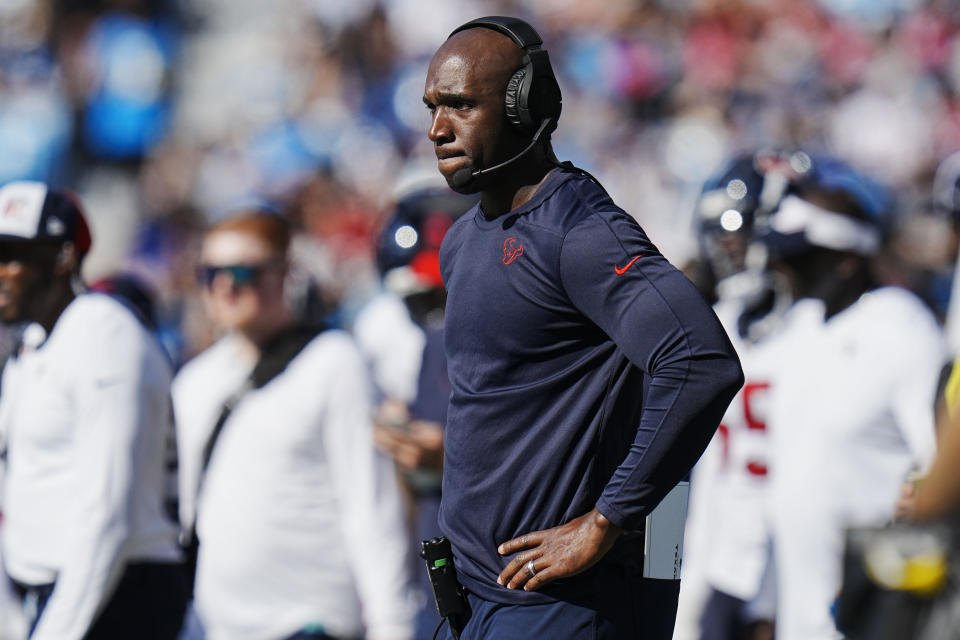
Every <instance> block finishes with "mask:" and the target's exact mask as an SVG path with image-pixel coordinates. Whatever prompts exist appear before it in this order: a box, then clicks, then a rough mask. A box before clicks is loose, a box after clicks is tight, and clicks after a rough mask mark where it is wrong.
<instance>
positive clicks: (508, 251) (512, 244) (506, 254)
mask: <svg viewBox="0 0 960 640" xmlns="http://www.w3.org/2000/svg"><path fill="white" fill-rule="evenodd" d="M522 255H523V245H522V244H520V243H519V242H518V241H517V239H516V238H507V239H506V240H504V241H503V264H510V263H511V262H513V261H514V260H516V259H517V258H519V257H520V256H522Z"/></svg>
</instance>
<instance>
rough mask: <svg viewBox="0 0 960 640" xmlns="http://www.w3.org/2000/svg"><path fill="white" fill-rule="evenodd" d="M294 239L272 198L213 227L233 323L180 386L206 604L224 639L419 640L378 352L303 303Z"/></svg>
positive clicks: (221, 321) (218, 295) (185, 496)
mask: <svg viewBox="0 0 960 640" xmlns="http://www.w3.org/2000/svg"><path fill="white" fill-rule="evenodd" d="M289 246H290V228H289V225H288V223H287V221H285V220H284V219H283V218H281V217H280V216H279V215H277V214H273V213H268V212H263V211H249V212H240V213H237V214H233V215H230V216H227V217H225V218H223V219H222V220H221V221H219V222H218V223H216V224H215V225H214V226H213V227H212V228H211V229H210V231H209V232H208V233H207V235H206V236H205V238H204V242H203V246H202V250H201V268H200V273H201V277H202V279H203V280H202V281H203V285H204V300H205V302H206V306H207V309H208V311H209V313H210V316H211V319H212V321H213V323H214V324H215V325H216V326H217V327H219V328H220V329H221V330H223V331H225V332H227V333H226V335H225V336H224V337H223V338H221V339H220V340H218V341H217V342H216V343H215V344H214V345H213V346H211V347H210V348H209V349H207V350H206V351H204V352H202V353H201V354H199V355H198V356H197V357H195V358H194V359H193V360H191V361H190V362H188V363H187V364H186V365H185V366H184V368H183V369H182V370H181V371H180V373H179V374H178V375H177V377H176V380H175V381H174V387H173V394H174V395H173V398H174V409H175V412H176V417H177V429H178V432H177V436H178V439H177V441H178V446H179V452H180V470H181V473H180V487H181V491H180V494H181V502H180V505H181V510H180V513H181V522H182V523H183V526H184V528H185V530H186V531H187V533H188V535H189V536H190V538H191V540H192V541H193V542H195V543H196V545H197V547H198V548H197V550H196V583H195V584H196V586H195V590H194V603H195V605H194V606H195V609H196V612H197V614H198V616H199V620H200V622H201V623H202V626H203V629H204V631H205V633H206V636H207V637H209V638H210V639H211V640H216V639H218V638H224V639H226V638H229V639H231V640H240V639H243V638H251V639H254V638H297V639H306V638H318V639H320V638H324V639H325V638H359V637H367V638H371V639H381V638H382V639H398V640H402V639H406V638H409V637H410V634H411V631H412V611H411V608H410V606H409V599H408V589H409V579H408V576H409V574H408V567H407V566H406V564H405V557H406V556H405V550H406V544H407V537H406V535H405V532H404V527H403V521H402V513H401V504H400V494H399V492H398V489H397V486H396V482H395V478H394V475H393V473H392V470H391V469H390V467H389V466H388V464H387V460H386V459H385V458H381V457H380V456H379V455H378V454H377V453H376V452H375V450H374V447H373V433H372V424H371V419H372V415H373V413H372V411H373V410H372V404H371V400H372V398H371V395H370V388H369V384H368V379H367V376H366V374H365V369H364V363H363V360H362V358H361V356H360V354H359V352H358V350H357V349H356V347H355V346H354V345H353V342H352V340H351V339H350V338H349V336H348V335H347V334H345V333H343V332H340V331H335V330H329V331H323V330H322V328H321V327H318V326H315V325H311V324H304V323H303V321H302V320H301V319H300V318H298V317H297V315H296V314H295V313H294V310H293V308H292V307H291V305H290V304H289V302H288V299H287V298H286V296H285V293H286V292H285V288H286V287H285V285H286V284H287V281H288V269H289V262H288V251H289ZM238 496H241V497H242V499H241V500H239V501H238V499H237V498H238Z"/></svg>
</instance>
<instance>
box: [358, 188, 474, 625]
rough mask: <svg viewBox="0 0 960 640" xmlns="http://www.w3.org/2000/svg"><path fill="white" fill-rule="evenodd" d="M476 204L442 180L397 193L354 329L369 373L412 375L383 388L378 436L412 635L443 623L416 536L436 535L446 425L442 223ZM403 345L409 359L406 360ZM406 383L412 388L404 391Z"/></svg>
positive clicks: (447, 386)
mask: <svg viewBox="0 0 960 640" xmlns="http://www.w3.org/2000/svg"><path fill="white" fill-rule="evenodd" d="M475 202H476V198H474V197H467V196H462V195H459V194H456V193H454V192H452V191H451V190H450V189H449V188H447V187H446V186H443V187H423V188H419V189H416V190H414V191H413V192H411V193H409V194H405V195H402V196H401V197H400V198H399V201H398V202H397V203H396V206H395V208H394V211H393V214H392V215H391V216H390V218H389V220H387V222H386V224H385V225H384V226H383V228H382V230H381V232H380V237H379V242H378V246H377V266H378V268H379V271H380V273H381V274H382V279H383V285H384V288H385V290H386V291H385V293H384V294H382V295H381V296H380V297H379V298H377V299H375V300H374V301H373V302H371V305H370V306H369V307H368V308H367V309H366V310H365V311H363V312H361V315H360V318H359V322H358V323H357V325H356V327H355V331H356V332H357V335H358V337H360V336H363V337H364V338H365V345H366V348H367V356H368V358H369V359H371V361H372V366H373V369H374V371H380V372H382V373H381V377H383V378H386V379H387V380H389V379H390V376H391V374H390V373H388V371H389V369H390V368H393V369H394V370H395V371H396V373H397V374H399V373H401V372H403V370H406V371H405V374H406V375H407V376H410V379H409V380H400V381H398V383H397V384H393V383H391V382H387V383H386V386H385V388H382V390H381V391H382V392H383V394H384V400H383V402H382V403H381V404H380V408H379V411H378V418H377V422H376V429H375V440H376V444H377V446H378V447H379V448H380V449H381V450H383V451H384V452H385V453H387V454H388V455H390V456H391V457H392V458H393V459H394V461H395V462H396V465H397V469H398V471H399V473H400V475H401V477H402V478H403V480H404V487H405V488H406V490H407V497H408V506H409V509H408V523H409V528H410V531H411V534H412V535H411V537H412V541H413V543H414V544H413V545H411V547H410V563H411V565H412V566H413V568H414V571H415V575H416V576H417V577H418V578H419V579H418V580H417V584H418V586H419V594H418V595H419V603H418V604H419V612H418V616H417V625H416V633H415V637H416V638H417V639H420V638H422V639H423V640H428V639H429V638H430V637H431V636H432V634H433V632H434V630H435V629H436V627H437V624H438V623H439V622H440V618H439V617H438V616H437V609H436V604H435V603H434V598H433V589H432V587H431V585H430V581H429V579H428V577H427V573H426V570H425V569H424V567H423V562H422V560H421V559H420V557H419V551H420V542H421V541H423V540H428V539H431V538H434V537H436V536H439V535H441V533H440V525H439V523H438V521H437V515H438V513H439V509H440V481H441V471H442V469H443V428H444V426H445V424H446V415H447V403H448V402H449V399H450V380H449V378H448V377H447V366H446V356H445V354H444V350H443V317H444V307H445V304H446V291H445V290H444V288H443V280H442V278H441V276H440V258H439V251H440V243H441V242H442V241H443V236H444V235H445V234H446V231H447V229H448V228H449V227H450V225H451V224H452V223H453V221H454V220H456V219H457V218H458V217H459V216H460V215H461V214H463V213H464V212H465V211H466V210H467V209H469V208H470V207H471V206H472V205H473V204H474V203H475ZM390 298H396V299H398V300H402V301H403V305H404V307H405V310H404V313H405V314H406V318H405V319H404V320H403V321H402V322H403V323H410V322H412V323H413V325H414V327H415V328H416V329H415V331H411V332H410V337H411V339H410V340H409V347H410V349H403V348H399V345H398V344H397V342H396V341H397V339H398V334H397V332H396V328H397V326H398V325H397V320H396V318H395V313H396V312H395V311H394V309H395V307H394V306H393V304H391V303H389V302H387V300H388V299H390ZM401 326H403V325H401ZM377 336H382V338H381V340H383V339H384V338H386V339H389V340H390V344H389V345H387V344H382V343H381V344H378V342H379V341H377V340H376V337H377ZM414 338H415V339H414ZM408 351H409V357H406V358H404V357H403V355H404V354H405V353H406V352H408ZM398 356H400V357H398ZM390 362H393V363H395V364H390ZM404 362H405V364H404ZM401 364H403V366H402V367H401ZM411 364H412V365H413V366H410V365H411ZM417 371H418V373H417ZM393 375H396V374H393ZM410 382H413V383H414V384H415V387H414V390H413V393H412V394H410V395H407V394H408V393H409V392H408V391H407V389H406V387H408V386H409V384H410ZM391 391H392V392H393V393H390V392H391Z"/></svg>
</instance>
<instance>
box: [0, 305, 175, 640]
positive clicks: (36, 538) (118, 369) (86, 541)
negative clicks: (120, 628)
mask: <svg viewBox="0 0 960 640" xmlns="http://www.w3.org/2000/svg"><path fill="white" fill-rule="evenodd" d="M36 328H37V329H38V330H40V329H39V327H36ZM40 331H41V332H42V330H40ZM170 378H171V370H170V365H169V363H168V362H167V359H166V356H165V355H164V354H163V352H162V350H161V348H160V346H159V344H158V343H157V342H156V340H154V338H153V337H152V336H150V334H149V333H148V332H147V330H146V329H145V328H144V327H143V326H142V325H141V324H140V323H139V321H138V320H137V319H136V318H135V317H134V316H133V315H132V314H131V313H130V311H128V310H127V309H126V308H125V307H124V306H123V305H121V304H120V303H118V302H117V301H115V300H113V299H111V298H109V297H108V296H105V295H102V294H85V295H81V296H79V297H77V298H76V299H75V300H74V301H73V302H71V303H70V305H69V306H67V308H66V309H65V310H64V312H63V314H62V315H61V316H60V318H59V319H58V320H57V323H56V325H55V326H54V327H53V330H52V331H51V333H50V336H49V337H48V338H47V339H46V341H45V342H43V344H42V345H40V346H39V348H36V349H27V350H25V351H23V352H22V353H21V354H20V355H19V356H18V357H17V358H15V359H11V360H10V361H9V362H8V363H7V366H6V368H5V370H4V375H3V388H2V395H0V417H2V420H3V421H4V423H5V424H4V427H3V431H4V432H6V433H7V440H8V453H7V474H6V480H5V487H4V500H3V504H4V522H3V531H2V533H3V536H2V537H3V559H4V564H5V566H6V570H7V573H8V574H9V575H10V576H11V577H12V578H14V579H15V580H17V581H19V582H22V583H26V584H35V585H38V584H44V583H52V582H54V581H56V589H54V591H53V595H52V596H51V598H50V600H49V602H48V603H47V606H46V608H45V609H44V612H43V615H42V616H41V617H40V621H39V623H38V626H37V628H36V631H35V632H34V634H33V636H32V638H35V639H38V640H39V639H44V638H50V639H56V640H67V639H70V638H80V637H82V636H83V635H84V632H85V631H86V630H87V628H88V627H89V625H90V624H91V623H92V621H93V620H94V618H95V615H96V614H97V612H98V611H99V609H100V608H101V607H102V606H103V605H104V604H105V603H106V601H107V600H108V599H109V597H110V595H111V593H112V590H113V589H114V587H115V586H116V584H117V581H118V580H119V578H120V576H121V574H122V572H123V569H124V567H125V566H126V564H127V563H129V562H135V561H153V562H176V561H179V559H180V551H179V548H178V546H177V544H176V527H175V526H174V523H172V522H170V521H169V520H168V519H167V518H166V516H165V513H164V506H163V501H164V497H165V462H166V460H165V444H166V441H167V437H168V435H169V431H170V429H171V415H170V396H169V391H170Z"/></svg>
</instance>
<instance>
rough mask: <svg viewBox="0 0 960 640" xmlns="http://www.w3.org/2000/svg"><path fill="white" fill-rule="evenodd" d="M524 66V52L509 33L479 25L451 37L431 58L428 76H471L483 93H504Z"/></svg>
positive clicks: (499, 94)
mask: <svg viewBox="0 0 960 640" xmlns="http://www.w3.org/2000/svg"><path fill="white" fill-rule="evenodd" d="M521 66H523V51H522V50H521V49H520V47H518V46H517V44H516V43H515V42H514V41H513V40H511V39H510V37H509V36H507V35H505V34H502V33H499V32H497V31H493V30H492V29H487V28H484V27H475V28H473V29H466V30H465V31H460V32H458V33H455V34H453V36H451V37H450V38H449V39H447V40H446V41H445V42H444V43H443V44H442V45H441V46H440V48H439V49H437V52H436V53H435V54H434V56H433V59H432V60H431V61H430V68H429V71H428V74H427V75H428V78H429V77H436V76H437V75H438V74H440V75H443V76H444V77H445V78H450V79H453V78H458V77H459V78H461V79H463V80H464V81H466V80H468V79H469V80H470V81H472V82H473V83H475V84H476V88H477V89H478V90H480V91H481V92H482V93H484V94H487V93H490V94H496V95H497V96H502V95H503V93H504V91H506V88H507V83H508V82H509V81H510V77H511V76H512V75H513V74H514V72H515V71H516V70H517V69H519V68H520V67H521ZM441 71H442V72H444V73H442V74H441Z"/></svg>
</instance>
